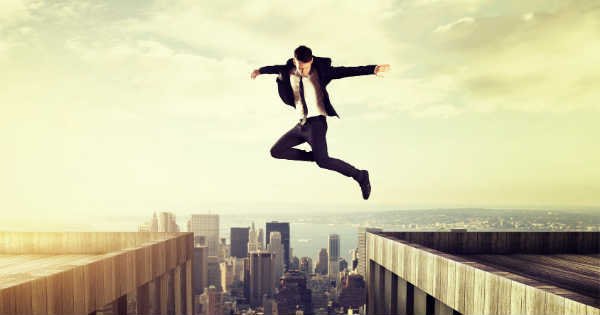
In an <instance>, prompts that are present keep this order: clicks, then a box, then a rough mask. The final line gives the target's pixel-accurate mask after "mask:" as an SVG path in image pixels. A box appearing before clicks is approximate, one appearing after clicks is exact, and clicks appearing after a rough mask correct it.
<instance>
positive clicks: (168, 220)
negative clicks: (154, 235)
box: [148, 212, 179, 232]
mask: <svg viewBox="0 0 600 315" xmlns="http://www.w3.org/2000/svg"><path fill="white" fill-rule="evenodd" d="M153 224H154V217H153V218H152V222H149V224H148V225H150V227H151V228H152V226H153ZM156 224H157V232H179V226H178V225H177V223H175V214H173V213H171V212H159V213H158V215H157V219H156Z"/></svg>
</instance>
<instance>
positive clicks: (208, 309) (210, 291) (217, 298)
mask: <svg viewBox="0 0 600 315" xmlns="http://www.w3.org/2000/svg"><path fill="white" fill-rule="evenodd" d="M200 304H201V305H202V310H201V314H206V315H222V314H223V292H221V291H220V290H219V289H218V288H215V287H214V286H212V285H211V286H210V287H208V288H207V290H206V292H204V293H202V295H201V296H200Z"/></svg>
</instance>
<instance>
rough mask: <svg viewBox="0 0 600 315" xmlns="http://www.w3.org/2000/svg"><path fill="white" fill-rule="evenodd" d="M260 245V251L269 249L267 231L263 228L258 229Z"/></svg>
mask: <svg viewBox="0 0 600 315" xmlns="http://www.w3.org/2000/svg"><path fill="white" fill-rule="evenodd" d="M267 243H268V242H267ZM258 244H260V245H259V248H260V249H266V248H267V245H266V244H265V231H264V230H263V229H262V228H258Z"/></svg>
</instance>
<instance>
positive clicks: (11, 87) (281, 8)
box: [0, 0, 600, 216]
mask: <svg viewBox="0 0 600 315" xmlns="http://www.w3.org/2000/svg"><path fill="white" fill-rule="evenodd" d="M599 38H600V3H599V2H598V1H597V0H588V1H586V0H576V1H569V0H559V1H558V0H557V1H553V0H528V1H517V0H510V1H509V0H504V1H483V0H455V1H444V0H404V1H369V2H365V1H362V2H351V1H335V2H329V1H321V0H319V1H302V2H299V3H297V4H294V5H291V4H290V3H289V2H283V1H191V0H185V1H179V0H168V1H167V0H165V1H149V0H143V1H116V0H115V1H87V0H76V1H17V0H2V1H0V110H1V112H0V126H1V127H0V128H1V132H0V145H1V147H2V154H1V155H0V174H1V176H0V191H1V192H2V193H1V195H2V197H1V198H0V207H1V208H2V213H3V214H4V213H7V214H11V215H14V216H28V215H41V214H43V213H57V214H62V215H70V214H78V215H86V214H97V213H110V214H136V215H137V214H142V215H143V214H149V213H151V212H152V211H165V210H167V211H174V212H178V211H186V212H203V211H208V210H213V211H216V212H218V211H219V208H218V206H217V205H218V204H221V203H224V202H225V203H228V204H234V205H237V207H238V209H241V210H243V209H244V207H245V205H248V206H249V205H256V204H278V203H286V204H289V205H292V207H286V208H285V210H282V211H290V212H297V211H298V210H301V209H303V208H304V207H305V206H300V204H313V205H318V206H319V207H324V208H328V207H330V208H332V209H333V208H335V207H336V206H337V205H346V206H352V207H354V208H360V209H364V210H369V209H375V208H377V207H381V206H392V207H395V206H398V207H417V206H431V207H439V206H448V207H451V206H484V207H497V206H510V205H513V206H532V207H533V206H546V205H547V206H562V205H568V206H596V205H600V163H599V161H600V145H598V139H600V137H599V135H600V88H599V87H600V40H598V39H599ZM300 44H304V45H307V46H309V47H311V48H312V50H313V53H314V55H316V56H323V57H330V58H332V60H333V65H334V66H342V65H343V66H358V65H368V64H385V63H388V64H391V70H390V72H388V73H386V75H385V77H384V78H377V77H375V76H361V77H353V78H346V79H342V80H336V81H334V82H332V83H331V84H330V85H329V86H328V91H329V93H330V95H331V101H332V103H333V105H334V107H335V108H336V110H337V112H338V113H339V114H340V116H341V119H337V118H329V119H328V124H329V131H328V144H329V153H330V155H331V156H333V157H337V158H341V159H343V160H345V161H347V162H349V163H351V164H353V165H355V166H356V167H358V168H361V169H367V170H369V172H370V174H371V183H372V187H373V191H372V195H371V199H370V200H368V201H364V200H362V198H361V194H360V188H359V186H358V184H357V183H356V182H354V181H353V180H351V179H349V178H347V177H344V176H342V175H340V174H337V173H334V172H332V171H328V170H323V169H320V168H318V167H317V166H316V164H314V163H306V162H296V161H286V160H276V159H273V158H272V157H271V156H270V154H269V149H270V147H271V145H272V144H273V143H274V142H275V141H276V140H277V139H278V138H279V137H280V136H281V135H282V134H283V133H284V132H286V131H287V130H288V129H290V128H291V127H292V126H293V125H294V123H295V122H296V118H297V115H296V114H295V113H294V112H293V110H292V108H291V107H289V106H287V105H284V104H283V103H282V102H281V100H280V99H279V97H278V96H277V90H276V85H275V77H274V76H272V75H262V76H259V77H258V78H257V79H256V80H250V72H251V71H252V70H253V69H256V68H258V67H261V66H264V65H274V64H282V63H284V62H285V61H286V60H287V59H288V58H290V57H291V56H292V54H293V49H294V48H295V47H297V46H298V45H300ZM302 147H303V148H305V149H309V147H308V146H307V145H302ZM293 205H298V207H297V208H296V209H294V207H293ZM309 207H310V206H309Z"/></svg>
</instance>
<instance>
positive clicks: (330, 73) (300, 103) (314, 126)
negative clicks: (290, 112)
mask: <svg viewBox="0 0 600 315" xmlns="http://www.w3.org/2000/svg"><path fill="white" fill-rule="evenodd" d="M389 69H390V65H387V64H386V65H378V66H377V65H369V66H359V67H332V66H331V58H324V57H317V56H313V55H312V51H311V50H310V48H308V47H306V46H299V47H298V48H296V49H295V50H294V58H290V59H288V61H287V62H286V64H285V65H275V66H266V67H262V68H259V69H256V70H254V71H252V73H251V75H250V77H251V78H252V79H255V78H256V76H258V75H259V74H277V75H278V76H277V79H276V82H277V89H278V92H279V97H281V100H282V101H283V102H284V103H285V104H287V105H290V106H292V107H294V108H296V110H297V111H298V114H299V116H300V122H298V123H297V124H296V125H295V126H294V127H293V128H292V129H290V130H289V131H288V132H287V133H285V134H284V135H283V136H281V138H279V140H277V142H276V143H275V144H274V145H273V147H272V148H271V155H272V156H273V157H274V158H277V159H287V160H296V161H314V162H316V163H317V165H318V166H319V167H321V168H325V169H328V170H332V171H336V172H338V173H341V174H342V175H345V176H348V177H352V178H354V180H356V181H357V182H358V184H359V185H360V189H361V191H362V196H363V199H365V200H366V199H369V195H370V194H371V183H370V181H369V172H368V171H366V170H358V169H356V168H355V167H354V166H352V165H350V164H348V163H346V162H344V161H342V160H340V159H336V158H332V157H330V156H329V154H328V153H327V140H326V139H325V134H326V133H327V120H326V117H327V116H337V117H338V118H339V115H338V114H337V113H336V112H335V110H334V109H333V106H332V105H331V102H330V101H329V94H328V93H327V89H326V87H327V84H329V82H331V80H333V79H341V78H345V77H351V76H358V75H367V74H375V75H377V76H381V75H380V72H385V71H388V70H389ZM304 142H308V144H310V146H311V148H312V151H311V152H307V151H305V150H300V149H296V148H294V147H295V146H297V145H299V144H301V143H304Z"/></svg>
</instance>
